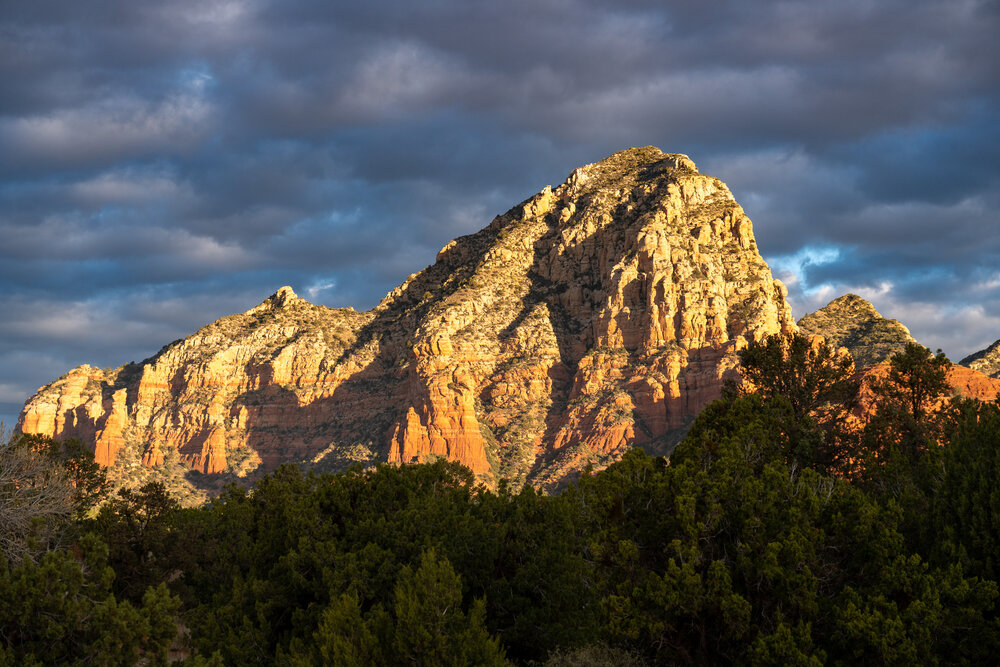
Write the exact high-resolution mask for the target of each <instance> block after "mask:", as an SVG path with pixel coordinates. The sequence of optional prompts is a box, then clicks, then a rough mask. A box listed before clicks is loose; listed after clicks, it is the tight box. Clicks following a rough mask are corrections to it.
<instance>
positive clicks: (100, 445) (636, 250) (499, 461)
mask: <svg viewBox="0 0 1000 667" xmlns="http://www.w3.org/2000/svg"><path fill="white" fill-rule="evenodd" d="M785 294H786V291H785V288H784V286H783V285H781V283H780V282H779V281H777V280H775V279H774V278H773V277H772V275H771V271H770V269H769V268H768V266H767V264H766V263H765V262H764V261H763V259H762V258H761V256H760V254H759V252H758V250H757V246H756V242H755V241H754V236H753V231H752V224H751V222H750V220H749V219H748V218H747V216H746V215H745V213H744V212H743V209H742V208H741V207H740V205H739V204H738V203H736V201H735V200H734V199H733V197H732V195H731V193H730V192H729V190H728V188H726V186H725V185H724V184H723V183H722V182H721V181H719V180H718V179H716V178H713V177H710V176H706V175H703V174H700V173H699V172H698V171H697V169H696V167H695V165H694V163H693V162H692V161H691V160H690V159H688V158H687V157H686V156H683V155H676V154H665V153H662V152H661V151H660V150H658V149H656V148H652V147H646V148H633V149H629V150H625V151H621V152H619V153H616V154H614V155H612V156H610V157H609V158H607V159H605V160H603V161H601V162H598V163H596V164H591V165H587V166H584V167H581V168H579V169H577V170H575V171H573V172H572V174H570V176H569V177H568V178H567V179H566V181H565V182H564V183H562V184H561V185H559V186H558V187H556V188H554V189H553V188H550V187H546V188H544V189H543V190H542V191H541V192H539V193H538V194H537V195H535V196H533V197H531V198H529V199H528V200H526V201H524V202H522V203H521V204H519V205H517V206H515V207H514V208H512V209H511V210H510V211H508V212H507V213H505V214H504V215H502V216H498V217H496V218H495V219H494V220H493V221H492V223H490V224H489V225H488V226H487V227H485V228H484V229H482V230H481V231H479V232H477V233H475V234H472V235H469V236H464V237H461V238H458V239H456V240H454V241H452V242H451V243H449V244H447V245H446V246H445V247H444V248H443V249H442V250H441V252H440V253H439V254H438V257H437V261H436V262H435V263H434V264H432V265H431V266H428V267H427V268H425V269H424V270H422V271H419V272H417V273H415V274H413V275H411V276H410V277H409V278H408V279H407V280H406V281H405V282H404V283H403V284H402V285H400V286H399V287H397V288H396V289H394V290H392V291H391V292H390V293H389V294H388V295H386V297H385V298H384V299H383V300H382V302H381V303H380V304H379V305H378V306H377V307H376V308H374V309H373V310H372V311H370V312H367V313H358V312H355V311H354V310H351V309H331V308H326V307H323V306H317V305H314V304H311V303H308V302H307V301H305V300H303V299H300V298H298V297H297V296H296V295H295V293H294V292H293V291H292V289H291V288H288V287H285V288H282V289H281V290H279V291H278V292H277V293H276V294H274V295H273V296H272V297H270V298H269V299H267V300H265V301H264V302H263V303H262V304H261V305H259V306H257V307H256V308H253V309H251V310H249V311H247V312H246V313H242V314H237V315H233V316H231V317H226V318H223V319H221V320H219V321H217V322H214V323H212V324H209V325H207V326H206V327H204V328H202V329H201V330H200V331H198V332H196V333H194V334H193V335H191V336H189V337H187V338H185V339H183V340H181V341H177V342H175V343H172V344H170V345H168V346H166V347H165V348H163V349H162V350H161V351H160V352H159V353H158V354H156V355H155V356H153V357H152V358H150V359H147V360H145V361H144V362H142V363H139V364H132V365H127V366H123V367H121V368H118V369H113V370H100V369H96V368H91V367H89V366H81V367H78V368H76V369H73V370H72V371H70V372H69V373H68V374H67V375H65V376H63V377H62V378H60V379H58V380H56V381H54V382H52V383H51V384H49V385H47V386H45V387H43V388H42V389H41V390H40V391H39V392H38V393H37V394H36V395H35V396H33V397H32V398H31V399H29V401H28V402H27V403H26V405H25V408H24V410H23V412H22V414H21V418H20V420H19V425H18V426H19V428H20V430H22V431H23V432H26V433H41V434H45V435H52V436H56V437H71V436H75V437H80V438H82V439H83V440H84V441H85V442H88V443H92V444H93V445H94V448H95V452H96V456H97V458H98V460H99V461H101V462H102V463H104V464H105V465H112V464H114V465H115V467H116V469H127V470H129V471H130V472H129V474H133V475H140V474H144V473H143V470H144V469H145V470H160V471H163V470H166V469H173V470H175V471H180V472H183V470H184V469H186V468H187V467H190V468H192V469H194V470H196V471H199V472H200V473H202V475H205V476H209V477H211V478H212V479H217V480H224V479H233V478H235V477H247V476H249V477H251V478H252V477H253V476H255V475H259V474H262V473H263V472H266V471H269V470H273V469H274V468H275V467H276V466H277V465H279V464H280V463H283V462H294V463H303V464H307V465H310V466H314V467H316V468H318V469H321V470H340V469H343V468H345V467H347V466H349V465H351V464H353V463H360V464H363V465H367V464H371V463H374V462H377V461H389V462H410V461H426V460H433V459H435V458H437V457H446V458H449V459H453V460H457V461H460V462H462V463H464V464H465V465H467V466H469V467H470V468H471V469H472V470H473V471H474V472H475V473H476V474H477V475H479V476H480V477H481V478H482V479H484V480H486V481H490V480H496V479H497V478H499V477H504V478H507V479H510V480H512V481H513V482H515V483H523V482H526V481H527V482H531V483H533V484H537V485H543V486H549V487H551V486H554V485H559V484H561V483H564V482H565V481H566V480H568V479H572V478H573V477H575V476H576V475H578V474H579V472H580V471H581V470H582V469H583V468H584V467H586V466H587V465H588V464H592V465H594V466H595V467H597V468H602V467H605V466H607V465H608V464H610V463H611V462H613V461H615V460H618V459H619V458H621V456H622V455H623V454H624V453H625V451H627V450H628V449H629V448H630V447H633V446H641V447H643V448H644V449H646V450H648V451H649V452H652V453H667V452H669V451H670V450H671V448H672V447H673V446H674V444H676V442H678V440H679V438H680V436H681V435H682V434H683V433H684V431H685V429H686V428H687V426H688V425H689V424H690V422H691V421H692V419H693V418H694V416H695V415H697V414H698V412H699V411H700V410H701V409H702V408H703V407H704V406H705V405H706V404H707V403H708V402H709V401H711V400H712V399H714V398H716V397H717V396H718V395H719V392H720V388H721V385H722V382H723V380H724V379H725V378H726V377H728V376H729V375H730V374H731V373H732V372H733V368H734V366H735V365H736V363H737V359H736V351H737V350H738V349H739V348H740V346H741V345H743V344H744V343H745V341H746V340H749V339H760V338H761V337H763V336H765V335H767V334H771V333H776V332H786V333H788V332H790V331H793V330H794V328H795V323H794V321H793V320H792V317H791V313H790V309H789V307H788V305H787V303H786V302H785ZM140 463H141V465H140ZM188 477H190V475H188ZM196 481H198V482H199V483H201V484H211V483H212V482H211V480H210V479H209V478H208V477H204V478H203V477H197V476H196ZM219 483H221V481H220V482H219Z"/></svg>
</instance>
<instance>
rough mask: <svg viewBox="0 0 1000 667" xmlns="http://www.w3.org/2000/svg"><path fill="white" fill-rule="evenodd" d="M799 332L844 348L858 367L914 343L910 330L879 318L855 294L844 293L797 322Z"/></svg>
mask: <svg viewBox="0 0 1000 667" xmlns="http://www.w3.org/2000/svg"><path fill="white" fill-rule="evenodd" d="M798 327H799V331H800V332H802V333H803V334H806V335H810V336H822V337H823V338H824V339H825V340H826V342H827V343H828V344H829V345H832V346H833V347H835V348H839V347H846V348H847V351H848V352H850V353H851V356H852V357H854V363H855V364H856V365H857V367H858V369H862V368H868V367H870V366H874V365H875V364H877V363H879V362H882V361H885V360H886V359H888V358H889V357H891V356H892V355H894V354H896V353H897V352H902V351H903V350H904V349H905V348H906V344H907V343H915V342H916V341H915V340H914V339H913V336H911V335H910V330H909V329H907V328H906V327H905V326H903V325H902V324H900V323H899V321H897V320H890V319H888V318H885V317H882V315H881V314H880V313H879V312H878V311H877V310H875V306H873V305H872V304H871V303H869V302H868V301H866V300H865V299H862V298H861V297H860V296H858V295H857V294H845V295H844V296H842V297H839V298H837V299H834V300H833V301H831V302H830V303H828V304H827V305H826V306H824V307H823V308H820V309H819V310H817V311H816V312H814V313H809V314H808V315H806V316H805V317H803V318H802V319H800V320H799V321H798Z"/></svg>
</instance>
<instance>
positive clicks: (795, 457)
mask: <svg viewBox="0 0 1000 667" xmlns="http://www.w3.org/2000/svg"><path fill="white" fill-rule="evenodd" d="M739 356H740V364H741V374H742V379H743V382H742V384H741V385H739V386H737V387H735V388H732V387H731V388H730V389H729V391H728V393H729V394H730V395H732V394H736V395H740V396H748V395H751V394H755V395H757V396H759V397H761V398H763V399H766V400H769V401H772V402H784V403H786V404H787V415H786V416H785V417H784V418H783V419H782V423H783V425H782V426H781V430H782V431H783V432H784V434H785V436H786V442H785V446H784V456H785V458H786V459H787V460H788V461H790V462H791V461H794V462H796V463H797V464H798V465H800V466H810V467H818V468H820V469H821V470H831V471H832V470H837V469H842V468H844V467H845V466H846V464H847V463H848V460H849V458H850V453H851V451H852V450H853V438H852V437H851V436H852V433H851V430H850V429H849V427H848V425H847V421H848V417H849V415H850V412H851V410H852V409H853V408H854V407H855V405H856V404H857V400H858V390H859V388H858V384H857V383H856V382H855V381H854V379H853V375H854V361H853V360H852V359H851V357H850V355H847V354H842V353H838V352H837V351H835V350H834V349H833V348H832V347H830V346H828V345H826V344H824V343H822V342H821V341H813V340H811V339H810V338H808V337H806V336H803V335H800V334H795V335H793V336H791V337H784V336H780V335H777V334H776V335H772V336H769V337H767V338H766V339H764V340H763V341H760V342H756V341H752V342H750V343H749V344H748V345H747V347H746V348H745V349H743V350H741V351H740V354H739Z"/></svg>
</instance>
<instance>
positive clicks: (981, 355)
mask: <svg viewBox="0 0 1000 667" xmlns="http://www.w3.org/2000/svg"><path fill="white" fill-rule="evenodd" d="M958 363H959V364H960V365H962V366H968V367H969V368H971V369H973V370H977V371H979V372H980V373H983V374H984V375H988V376H990V377H991V378H1000V340H998V341H996V342H995V343H993V344H992V345H990V346H989V347H987V348H986V349H985V350H980V351H979V352H975V353H973V354H970V355H969V356H967V357H966V358H965V359H962V360H961V361H960V362H958Z"/></svg>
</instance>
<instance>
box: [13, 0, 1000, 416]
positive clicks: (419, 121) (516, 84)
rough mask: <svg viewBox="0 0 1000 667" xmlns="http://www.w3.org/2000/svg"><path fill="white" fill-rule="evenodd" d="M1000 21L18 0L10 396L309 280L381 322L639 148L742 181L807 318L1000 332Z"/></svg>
mask: <svg viewBox="0 0 1000 667" xmlns="http://www.w3.org/2000/svg"><path fill="white" fill-rule="evenodd" d="M997 14H998V12H997V6H996V5H995V3H988V2H973V1H966V0H959V1H952V0H948V1H944V0H942V1H926V2H916V3H914V2H911V1H906V2H904V1H902V0H846V1H845V2H840V3H826V4H820V3H815V2H737V1H735V0H732V1H727V2H715V3H686V2H675V3H669V4H665V3H661V2H644V1H638V0H634V1H626V2H610V0H606V1H594V2H588V1H584V0H550V1H543V2H537V1H532V2H528V1H527V0H515V1H512V2H505V3H488V2H478V1H473V2H454V1H450V0H435V1H432V2H421V3H404V2H398V1H396V2H369V3H356V4H355V5H354V6H350V5H347V4H344V3H329V2H319V1H318V0H308V1H307V0H295V1H286V2H277V1H274V2H267V1H264V0H207V1H206V0H177V1H174V2H169V3H144V2H143V3H140V2H128V1H126V0H103V1H101V2H91V3H80V2H75V1H70V0H54V1H52V2H44V3H41V2H33V3H29V2H15V3H7V6H5V7H4V11H3V15H2V17H0V90H2V91H3V92H2V94H0V294H3V295H4V296H3V297H2V298H0V305H3V306H4V307H5V312H6V314H7V321H6V322H5V323H4V324H3V325H2V326H0V405H6V404H9V403H12V402H13V403H16V402H18V400H20V399H19V398H18V396H19V394H18V392H23V393H25V394H26V393H28V392H30V391H33V390H34V388H35V387H36V386H37V385H39V384H41V383H43V382H45V381H47V380H49V379H51V378H52V377H53V376H54V375H56V374H58V371H61V370H65V369H66V368H68V367H70V366H73V365H76V364H77V363H83V362H89V363H99V364H102V365H111V364H113V363H118V362H121V361H127V360H128V359H127V358H126V357H133V356H144V355H148V354H151V353H153V352H155V351H156V349H158V348H159V347H160V345H162V344H163V343H166V342H169V340H172V339H173V338H176V337H178V336H181V335H184V334H185V333H188V332H190V331H192V330H194V329H196V328H197V327H198V326H200V325H201V324H204V323H205V322H207V321H210V320H212V319H214V318H216V317H219V316H221V315H225V314H229V313H231V312H236V311H238V310H243V309H246V308H248V307H250V306H252V305H254V304H256V303H257V302H259V301H261V300H262V299H263V298H264V297H266V296H267V295H268V294H270V293H272V292H273V291H274V290H275V289H276V288H277V287H278V286H280V285H282V284H286V283H288V284H291V285H292V286H293V287H294V288H295V289H296V290H297V291H299V293H300V294H301V295H303V296H307V297H308V298H311V299H312V300H314V301H317V302H322V303H327V304H330V305H347V304H352V305H356V306H358V307H365V308H367V307H370V306H372V305H373V304H374V303H376V302H377V301H378V299H379V298H380V297H381V296H382V295H383V294H384V293H385V292H386V291H387V290H388V289H390V288H391V287H393V286H394V285H395V284H397V283H398V282H400V281H401V280H402V279H403V278H404V277H405V276H406V275H407V274H408V273H411V272H413V271H416V270H419V269H420V268H422V267H423V266H425V265H426V264H427V263H429V262H431V261H433V258H434V255H435V253H436V251H437V250H438V249H439V248H440V247H441V246H442V245H443V244H444V243H446V242H447V241H448V240H450V239H451V238H453V237H455V236H458V235H461V234H466V233H471V232H473V231H475V230H477V229H479V228H480V227H482V226H484V225H485V224H487V223H488V222H489V221H490V219H492V217H493V216H494V215H496V214H499V213H503V212H504V211H505V210H506V209H507V208H509V207H510V206H512V205H514V204H516V203H517V202H518V201H521V200H522V199H524V198H525V197H527V196H529V195H531V194H532V193H534V192H536V191H538V190H539V189H541V187H543V186H544V185H546V184H553V185H554V184H557V183H559V182H561V180H562V179H563V178H564V177H565V176H566V175H567V174H568V173H569V171H570V170H572V169H573V168H574V167H576V166H579V165H580V164H583V163H586V162H592V161H595V160H598V159H600V158H602V157H604V156H606V155H607V154H609V153H611V152H614V151H616V150H619V149H621V148H625V147H627V146H630V145H647V144H655V145H658V146H660V147H661V148H663V149H664V150H667V151H676V152H685V153H688V154H689V155H691V156H692V157H693V158H694V159H695V161H696V162H697V163H698V164H699V166H700V168H701V169H702V171H704V172H706V173H710V174H712V175H715V176H718V177H720V178H722V179H723V180H724V181H726V182H727V183H728V184H729V185H730V187H731V189H732V190H733V192H734V194H735V196H736V197H737V199H738V200H739V201H740V202H741V203H743V205H744V207H745V208H746V209H747V211H748V213H749V214H750V215H751V217H752V218H753V219H754V221H755V223H756V233H757V237H758V241H759V245H760V248H761V250H762V252H763V253H764V254H765V256H767V257H768V258H769V259H771V260H772V261H773V263H774V266H775V268H776V270H777V271H778V272H779V273H780V272H784V274H783V275H785V277H786V278H787V279H788V281H789V283H790V290H791V295H792V298H793V300H794V304H795V306H796V309H797V314H798V315H801V314H803V312H805V309H807V308H811V307H813V306H816V304H817V303H818V302H819V300H821V299H824V298H827V297H829V298H833V297H835V296H838V295H839V293H836V292H837V290H840V293H842V292H843V291H846V290H848V289H850V290H854V291H859V292H862V293H864V294H867V295H868V296H870V297H871V298H872V299H874V300H875V301H876V305H879V306H880V307H882V308H883V309H885V310H892V311H893V312H894V313H896V314H897V316H899V317H900V318H901V319H903V320H904V321H906V320H907V317H906V316H905V315H906V314H905V313H904V314H902V315H900V314H899V313H902V312H903V310H904V309H905V307H906V304H907V303H912V304H913V305H912V306H911V308H910V311H909V314H910V315H911V316H912V317H913V318H914V322H913V323H910V322H907V323H908V324H911V327H912V328H913V329H914V333H915V334H916V335H917V336H918V338H920V337H921V335H923V336H925V337H926V338H927V339H928V340H927V342H929V343H931V344H937V343H935V342H934V341H936V340H939V341H943V342H947V343H948V344H953V345H956V346H965V347H968V346H971V345H973V344H979V343H980V342H983V343H987V342H990V341H991V340H993V339H995V338H997V337H1000V319H998V318H1000V297H998V295H997V291H996V287H995V286H994V283H995V282H996V281H997V280H1000V277H998V275H997V267H998V266H1000V247H998V243H1000V242H998V241H997V240H995V239H996V238H1000V235H996V234H994V233H993V231H994V230H995V226H996V217H995V215H994V214H993V213H992V212H993V211H996V210H998V206H997V205H998V203H1000V202H998V196H997V192H998V187H997V186H998V184H1000V148H998V147H1000V141H998V139H1000V136H998V135H1000V130H998V129H997V128H998V127H1000V122H998V121H1000V112H998V108H1000V104H998V101H1000V100H998V94H1000V86H998V77H1000V72H998V68H997V67H996V63H997V62H1000V40H997V39H996V37H995V36H996V34H997V33H998V28H1000V24H998V15H997ZM824 303H825V302H824ZM880 304H882V305H880ZM818 305H823V304H822V303H818ZM949 321H950V322H952V323H958V324H959V325H960V327H961V328H964V331H959V332H958V333H955V332H954V331H953V329H954V327H953V328H952V329H949V328H948V325H947V322H949ZM103 329H106V330H109V331H112V332H113V334H112V335H111V336H110V337H108V336H103V335H101V333H100V332H101V331H102V330H103ZM987 339H989V340H987ZM0 416H2V415H0ZM8 421H9V419H8Z"/></svg>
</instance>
